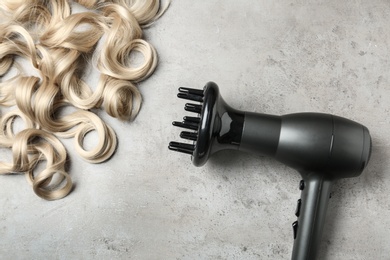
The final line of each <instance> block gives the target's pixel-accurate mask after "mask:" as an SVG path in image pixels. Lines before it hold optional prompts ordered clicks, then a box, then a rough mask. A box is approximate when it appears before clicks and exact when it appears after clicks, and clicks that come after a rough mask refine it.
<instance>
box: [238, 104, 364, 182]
mask: <svg viewBox="0 0 390 260" xmlns="http://www.w3.org/2000/svg"><path fill="white" fill-rule="evenodd" d="M370 148H371V139H370V135H369V132H368V130H367V128H366V127H364V126H363V125H360V124H358V123H356V122H353V121H351V120H348V119H345V118H341V117H337V116H333V115H329V114H320V113H299V114H290V115H285V116H272V115H265V114H257V113H248V112H246V113H245V120H244V125H243V130H242V137H241V144H240V147H239V150H241V151H247V152H251V153H258V154H263V155H268V156H272V157H275V158H276V159H277V160H278V161H280V162H282V163H284V164H286V165H288V166H290V167H292V168H294V169H296V170H298V171H299V172H307V171H314V172H318V173H324V174H327V175H328V177H336V178H337V177H338V178H346V177H354V176H356V175H359V174H360V173H361V172H362V171H363V169H364V167H365V166H366V164H367V162H368V160H369V155H370Z"/></svg>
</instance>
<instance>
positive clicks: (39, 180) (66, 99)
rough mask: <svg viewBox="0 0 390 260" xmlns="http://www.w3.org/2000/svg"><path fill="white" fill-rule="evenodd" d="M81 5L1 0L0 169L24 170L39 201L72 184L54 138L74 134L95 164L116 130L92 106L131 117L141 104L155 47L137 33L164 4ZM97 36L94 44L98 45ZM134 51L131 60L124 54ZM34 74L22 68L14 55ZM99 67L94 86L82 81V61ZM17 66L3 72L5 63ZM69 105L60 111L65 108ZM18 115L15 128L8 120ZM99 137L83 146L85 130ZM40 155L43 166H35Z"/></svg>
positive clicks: (111, 145) (129, 0)
mask: <svg viewBox="0 0 390 260" xmlns="http://www.w3.org/2000/svg"><path fill="white" fill-rule="evenodd" d="M74 2H76V3H78V4H80V5H83V6H84V7H86V8H87V11H84V12H78V13H73V12H72V5H71V3H70V2H69V1H68V0H28V1H22V0H3V1H1V2H0V13H2V14H3V17H5V21H4V22H2V23H0V106H1V107H11V108H13V109H12V110H9V109H8V110H9V111H8V112H4V113H3V114H2V115H1V118H0V146H2V147H6V148H10V149H11V150H12V162H11V163H7V162H0V174H25V175H26V177H27V180H28V181H29V183H30V184H31V185H32V187H33V191H34V192H35V193H36V194H37V195H38V196H40V197H42V198H44V199H46V200H56V199H60V198H63V197H65V196H66V195H68V193H69V192H70V191H71V190H72V180H71V178H70V176H69V174H68V173H67V171H66V167H65V164H66V160H67V158H66V157H67V155H66V150H65V148H64V146H63V145H62V143H61V142H60V141H59V139H58V138H74V140H75V142H74V143H75V144H74V145H75V150H76V152H77V153H78V154H79V155H80V156H81V157H82V158H83V159H84V160H86V161H88V162H91V163H100V162H103V161H105V160H107V159H109V158H110V157H111V156H112V154H113V153H114V151H115V149H116V144H117V140H116V135H115V132H114V130H113V129H112V128H111V127H110V126H108V125H107V124H106V123H105V122H104V121H103V120H102V119H100V118H99V117H98V116H97V115H96V114H94V113H92V112H91V111H90V110H91V109H96V108H103V109H104V110H105V111H106V112H107V113H108V114H109V115H110V116H112V117H115V118H118V119H120V120H128V119H133V118H134V117H135V116H136V115H137V114H138V112H139V110H140V107H141V102H142V98H141V94H140V92H139V90H138V88H137V86H136V84H137V83H138V82H140V81H142V80H145V79H146V78H147V77H149V76H150V75H151V74H152V73H153V71H154V70H155V68H156V65H157V54H156V50H155V49H154V47H153V46H152V45H151V44H150V43H148V42H147V41H145V40H143V39H142V28H145V27H148V26H150V25H151V24H152V23H153V22H154V21H155V20H156V19H158V18H159V17H160V16H161V15H162V13H164V11H165V10H166V8H167V7H168V5H169V3H170V1H168V2H167V5H166V6H165V7H164V8H162V7H161V4H160V1H159V0H112V1H109V0H74ZM98 43H99V46H98ZM133 52H138V53H141V54H142V56H143V62H142V63H141V64H138V65H135V64H132V62H131V61H130V58H129V57H130V54H131V53H133ZM21 59H23V60H27V61H29V63H31V65H32V67H33V68H34V69H35V70H36V72H37V75H27V74H26V73H25V72H24V71H23V68H22V66H20V60H21ZM91 62H92V63H94V64H95V66H96V68H97V69H98V71H99V72H100V74H101V75H100V78H99V81H98V84H97V86H96V88H91V87H90V86H89V85H88V84H87V82H85V81H84V80H83V72H84V71H83V69H84V67H85V64H87V63H91ZM13 68H14V69H15V70H16V71H17V73H16V75H15V76H9V74H10V73H8V72H9V71H10V70H11V69H13ZM69 106H70V107H73V108H74V109H73V112H71V113H68V114H66V115H63V114H62V113H61V111H62V110H63V109H64V108H66V107H69ZM17 118H20V119H21V120H22V121H23V122H24V130H22V131H19V132H18V131H16V130H15V129H14V128H15V127H14V126H13V124H14V121H15V119H17ZM91 131H96V133H97V135H98V138H99V139H98V143H97V144H96V146H95V147H94V148H93V149H90V150H87V149H85V148H84V147H83V140H84V137H85V135H86V134H87V133H89V132H91ZM42 161H44V162H45V168H44V169H43V170H42V171H41V172H39V173H38V172H37V169H38V168H37V165H38V164H39V163H40V162H42Z"/></svg>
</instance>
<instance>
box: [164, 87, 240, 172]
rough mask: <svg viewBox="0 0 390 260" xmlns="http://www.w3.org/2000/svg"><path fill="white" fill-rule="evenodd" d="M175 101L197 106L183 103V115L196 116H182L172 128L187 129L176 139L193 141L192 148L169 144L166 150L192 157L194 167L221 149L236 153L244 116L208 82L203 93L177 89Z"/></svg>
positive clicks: (186, 145)
mask: <svg viewBox="0 0 390 260" xmlns="http://www.w3.org/2000/svg"><path fill="white" fill-rule="evenodd" d="M177 96H178V97H179V98H183V99H188V100H192V101H196V102H200V103H201V104H192V103H187V104H186V105H185V107H184V109H185V110H186V111H189V112H193V113H196V114H197V116H196V117H189V116H185V117H184V118H183V121H182V122H173V125H174V126H178V127H183V128H187V129H189V130H192V131H191V132H189V131H183V132H181V134H180V137H181V138H183V139H187V140H191V141H193V144H192V145H189V144H186V143H178V142H171V143H170V144H169V147H168V148H169V149H171V150H174V151H178V152H183V153H187V154H191V155H192V162H193V164H194V165H196V166H202V165H204V164H205V163H206V161H207V159H208V158H209V156H210V155H211V154H212V153H214V152H217V151H219V150H222V149H238V147H239V145H240V142H241V136H242V129H243V124H244V113H242V112H239V111H237V110H235V109H232V108H231V107H229V106H228V105H227V104H226V103H225V101H224V100H223V99H222V97H221V96H220V95H219V89H218V86H217V84H215V83H213V82H209V83H207V84H206V86H205V87H204V89H203V90H199V89H191V88H179V94H178V95H177Z"/></svg>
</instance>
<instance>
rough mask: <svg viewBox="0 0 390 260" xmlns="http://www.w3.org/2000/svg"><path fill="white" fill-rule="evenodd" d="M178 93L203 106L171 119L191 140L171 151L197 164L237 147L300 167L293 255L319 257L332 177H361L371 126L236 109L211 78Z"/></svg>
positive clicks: (175, 144) (316, 116)
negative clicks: (179, 118) (180, 118)
mask: <svg viewBox="0 0 390 260" xmlns="http://www.w3.org/2000/svg"><path fill="white" fill-rule="evenodd" d="M179 92H180V93H179V94H178V97H179V98H184V99H189V100H192V101H196V102H200V103H201V104H192V103H188V104H186V105H185V110H187V111H190V112H194V113H196V114H197V116H196V117H184V121H183V122H173V125H175V126H179V127H184V128H187V129H189V130H192V131H184V132H182V133H181V135H180V136H181V137H182V138H184V139H188V140H191V141H193V143H192V144H189V143H178V142H171V143H170V144H169V149H171V150H175V151H179V152H183V153H188V154H191V155H192V162H193V164H194V165H196V166H201V165H203V164H205V163H206V161H207V159H208V158H209V156H210V155H212V154H213V153H215V152H217V151H220V150H223V149H236V150H240V151H245V152H251V153H256V154H261V155H267V156H271V157H274V158H275V159H276V160H278V161H280V162H282V163H284V164H286V165H288V166H290V167H292V168H294V169H296V170H297V171H298V172H299V173H300V174H301V176H302V178H303V180H302V181H301V183H300V189H301V190H302V194H301V199H299V200H298V204H297V209H296V216H297V217H298V220H297V221H295V222H294V223H293V231H294V247H293V254H292V259H293V260H302V259H304V260H312V259H315V258H316V253H317V251H318V250H317V249H318V247H319V245H320V239H321V235H322V230H323V226H324V220H325V213H326V210H327V205H328V201H329V196H330V189H331V186H332V183H333V181H334V180H337V179H340V178H348V177H355V176H358V175H360V174H361V172H362V171H363V169H364V168H365V167H366V165H367V163H368V161H369V159H370V154H371V137H370V134H369V131H368V129H367V128H366V127H365V126H363V125H361V124H359V123H356V122H354V121H351V120H348V119H345V118H342V117H338V116H334V115H329V114H321V113H298V114H290V115H284V116H274V115H266V114H260V113H251V112H243V111H239V110H235V109H233V108H231V107H230V106H228V105H227V104H226V103H225V101H224V100H223V99H222V97H221V96H220V95H219V90H218V86H217V85H216V84H215V83H212V82H209V83H207V84H206V86H205V87H204V89H203V91H202V90H197V89H189V88H180V89H179Z"/></svg>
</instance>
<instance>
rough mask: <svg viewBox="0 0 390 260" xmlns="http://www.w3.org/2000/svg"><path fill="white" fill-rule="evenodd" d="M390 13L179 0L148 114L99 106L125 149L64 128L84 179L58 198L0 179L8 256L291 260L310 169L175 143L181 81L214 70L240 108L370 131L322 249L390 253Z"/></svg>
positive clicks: (379, 5)
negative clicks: (83, 149) (78, 146)
mask: <svg viewBox="0 0 390 260" xmlns="http://www.w3.org/2000/svg"><path fill="white" fill-rule="evenodd" d="M389 15H390V2H389V1H387V0H370V1H363V0H354V1H351V0H347V1H339V0H327V1H321V0H291V1H281V0H275V1H265V0H257V1H255V0H247V1H234V0H223V1H222V0H208V1H193V0H174V1H173V3H172V5H171V7H170V9H169V10H168V12H167V13H166V14H165V15H164V16H163V17H162V18H161V19H160V20H159V21H158V22H157V23H156V24H155V25H154V26H153V27H152V28H150V29H148V30H146V31H145V37H146V38H147V39H148V40H149V41H150V42H151V43H153V44H154V46H155V47H156V48H157V50H158V53H159V56H160V64H159V67H158V69H157V71H156V73H155V74H154V75H153V76H152V77H151V78H149V79H148V80H147V81H145V82H142V83H141V84H140V89H141V92H142V94H143V97H144V103H143V108H142V111H141V113H140V114H139V116H138V118H137V119H136V120H135V121H134V122H132V123H123V122H118V121H117V120H114V119H112V118H109V116H107V115H106V114H105V113H103V112H99V114H100V115H101V116H102V117H103V118H105V119H106V122H107V123H108V124H110V125H111V126H112V127H113V128H114V129H115V131H116V132H117V135H118V140H119V146H118V150H117V152H116V154H115V156H114V157H113V158H112V159H111V160H109V161H108V162H106V163H103V164H98V165H91V164H88V163H86V162H84V161H82V160H81V159H80V158H79V157H78V156H77V155H76V154H75V153H74V152H73V145H72V142H73V140H63V142H64V144H65V145H66V147H67V150H68V152H69V159H70V169H69V172H70V174H71V177H72V179H73V181H74V182H75V189H74V191H73V192H72V193H71V194H70V195H69V196H68V197H66V198H65V199H62V200H59V201H55V202H47V201H44V200H42V199H40V198H38V197H36V196H35V195H34V193H33V191H32V189H31V188H30V187H29V186H28V185H27V184H26V181H25V180H24V177H22V176H3V177H1V178H0V183H1V189H0V205H1V208H0V258H2V259H10V258H13V259H48V258H50V259H92V258H96V259H110V258H121V259H290V256H291V250H292V244H293V236H292V228H291V223H292V222H293V221H295V219H296V217H295V215H294V211H295V206H296V200H297V199H298V198H299V197H300V191H299V190H298V183H299V180H300V177H299V174H298V173H297V172H295V171H293V170H291V169H289V168H287V167H285V166H284V165H282V164H280V163H277V162H275V161H274V160H272V159H270V158H263V157H257V156H254V155H251V154H244V153H239V152H221V153H219V154H216V155H215V156H214V157H213V158H212V159H211V160H210V161H209V162H208V163H207V164H206V165H205V166H204V167H201V168H196V167H194V166H193V165H192V164H191V162H190V157H189V156H186V155H184V154H179V153H174V152H171V151H169V150H168V149H167V146H168V143H169V141H171V140H179V137H178V134H179V132H180V129H177V128H174V127H173V126H172V125H171V121H173V120H180V119H181V118H182V116H183V115H185V114H186V113H185V111H184V110H183V106H184V103H185V101H183V100H179V99H177V98H176V93H177V88H178V87H182V86H187V87H194V88H202V87H203V85H204V84H205V83H206V82H207V81H215V82H216V83H218V84H219V86H220V89H221V93H222V95H223V97H224V99H225V100H226V101H227V102H228V103H229V104H230V105H231V106H233V107H235V108H237V109H242V110H247V111H257V112H263V113H271V114H287V113H293V112H303V111H313V112H325V113H332V114H336V115H339V116H343V117H347V118H350V119H352V120H355V121H358V122H360V123H362V124H364V125H366V126H367V127H368V128H369V129H370V131H371V135H372V137H373V151H372V157H371V162H370V164H369V165H368V167H367V169H366V170H365V172H364V173H363V174H362V175H361V176H360V177H358V178H354V179H347V180H341V181H339V182H338V183H337V184H336V185H335V186H334V188H333V196H332V199H331V201H330V206H329V210H328V215H327V221H326V228H325V232H324V236H323V242H322V246H321V250H320V254H319V259H327V260H334V259H343V260H349V259H351V260H352V259H390V196H389V190H390V176H389V172H390V170H389V169H390V159H389V157H390V150H389V146H390V130H389V129H390V102H389V100H390V74H389V71H390V62H389V61H390V54H389V53H390V50H389V47H390V29H389V28H390V27H389V19H388V18H389ZM91 139H93V138H91ZM1 153H2V156H3V155H4V154H5V153H6V151H3V150H2V151H1ZM4 156H5V155H4Z"/></svg>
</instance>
